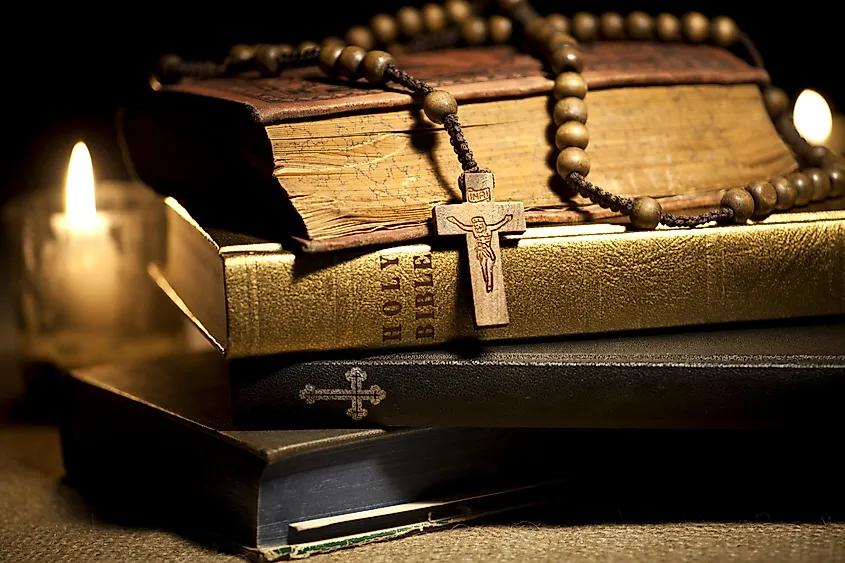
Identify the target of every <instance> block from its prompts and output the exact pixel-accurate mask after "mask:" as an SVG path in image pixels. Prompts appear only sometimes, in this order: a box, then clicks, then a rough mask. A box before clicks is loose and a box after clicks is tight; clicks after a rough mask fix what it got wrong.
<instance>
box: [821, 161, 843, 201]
mask: <svg viewBox="0 0 845 563" xmlns="http://www.w3.org/2000/svg"><path fill="white" fill-rule="evenodd" d="M824 171H825V172H827V175H828V177H829V178H830V197H842V196H843V195H845V164H842V163H841V162H830V163H827V164H825V165H824Z"/></svg>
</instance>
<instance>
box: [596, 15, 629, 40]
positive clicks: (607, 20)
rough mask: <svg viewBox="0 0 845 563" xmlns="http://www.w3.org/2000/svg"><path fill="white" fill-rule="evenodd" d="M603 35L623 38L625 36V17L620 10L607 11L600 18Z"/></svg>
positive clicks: (609, 37) (610, 37)
mask: <svg viewBox="0 0 845 563" xmlns="http://www.w3.org/2000/svg"><path fill="white" fill-rule="evenodd" d="M599 25H600V26H601V36H602V37H604V38H605V39H612V40H615V39H623V38H624V37H625V18H623V17H622V14H620V13H619V12H605V13H603V14H602V15H601V18H599Z"/></svg>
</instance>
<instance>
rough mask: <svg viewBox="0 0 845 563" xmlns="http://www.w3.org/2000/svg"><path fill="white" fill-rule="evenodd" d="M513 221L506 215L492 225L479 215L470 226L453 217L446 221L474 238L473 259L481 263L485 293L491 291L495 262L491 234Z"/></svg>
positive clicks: (510, 216)
mask: <svg viewBox="0 0 845 563" xmlns="http://www.w3.org/2000/svg"><path fill="white" fill-rule="evenodd" d="M511 219H513V215H511V214H508V215H505V216H504V217H502V219H500V220H499V221H496V222H495V223H493V224H492V225H488V224H487V221H485V220H484V217H481V216H480V215H478V216H475V217H473V218H472V219H470V221H472V224H471V225H467V224H466V223H462V222H460V221H459V220H458V219H456V218H455V217H454V216H451V217H448V218H447V221H449V222H450V223H454V224H455V225H457V226H458V228H459V229H461V230H462V231H466V232H467V233H472V236H473V237H474V238H475V257H476V258H477V259H478V261H479V262H480V263H481V272H482V274H483V275H484V285H485V286H486V288H487V293H490V292H491V291H493V264H494V263H495V262H496V253H495V252H493V246H492V241H493V233H494V232H496V231H498V230H499V229H501V228H502V227H504V226H505V225H507V224H508V221H510V220H511Z"/></svg>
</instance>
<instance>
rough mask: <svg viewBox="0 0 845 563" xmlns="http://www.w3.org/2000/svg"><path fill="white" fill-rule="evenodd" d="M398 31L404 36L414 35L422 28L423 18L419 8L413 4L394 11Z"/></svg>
mask: <svg viewBox="0 0 845 563" xmlns="http://www.w3.org/2000/svg"><path fill="white" fill-rule="evenodd" d="M396 21H397V22H398V23H399V31H400V32H401V33H402V35H404V36H405V37H416V36H417V35H418V34H419V33H420V32H421V31H422V28H423V18H422V14H421V13H420V11H419V10H417V9H416V8H414V7H413V6H402V7H401V8H399V11H398V12H396Z"/></svg>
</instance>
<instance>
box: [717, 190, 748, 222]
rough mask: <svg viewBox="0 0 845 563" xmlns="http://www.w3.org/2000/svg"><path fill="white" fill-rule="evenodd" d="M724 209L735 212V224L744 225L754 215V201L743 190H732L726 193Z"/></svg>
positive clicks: (723, 198)
mask: <svg viewBox="0 0 845 563" xmlns="http://www.w3.org/2000/svg"><path fill="white" fill-rule="evenodd" d="M721 205H722V207H729V208H730V209H732V210H733V212H734V219H733V220H734V223H743V222H745V221H747V220H748V219H750V218H751V215H753V214H754V199H753V198H752V197H751V194H750V193H748V192H747V191H745V190H744V189H742V188H731V189H729V190H728V191H726V192H725V194H724V195H723V196H722V201H721Z"/></svg>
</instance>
